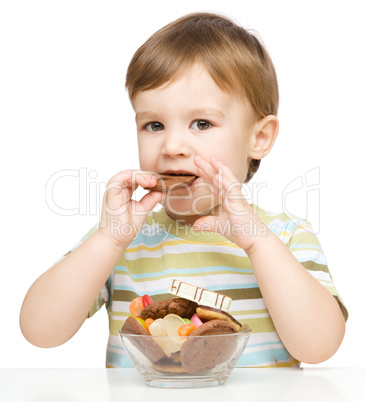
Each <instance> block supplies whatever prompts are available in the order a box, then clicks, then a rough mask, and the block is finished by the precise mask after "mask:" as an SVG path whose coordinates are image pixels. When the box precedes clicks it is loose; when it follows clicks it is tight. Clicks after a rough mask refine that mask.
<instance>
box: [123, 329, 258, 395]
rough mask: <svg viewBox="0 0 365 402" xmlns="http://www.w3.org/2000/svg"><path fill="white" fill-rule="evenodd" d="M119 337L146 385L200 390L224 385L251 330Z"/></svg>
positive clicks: (125, 335)
mask: <svg viewBox="0 0 365 402" xmlns="http://www.w3.org/2000/svg"><path fill="white" fill-rule="evenodd" d="M118 333H119V335H120V337H121V339H122V342H123V345H124V347H125V349H126V351H127V353H128V356H129V358H130V359H131V361H132V363H133V365H134V366H135V368H136V369H137V371H138V372H139V374H140V375H141V376H142V377H143V378H144V380H145V382H146V384H147V385H150V386H153V387H163V388H200V387H211V386H216V385H222V384H224V383H225V381H226V380H227V378H228V376H229V375H230V374H231V372H232V370H233V369H234V367H235V365H236V363H237V361H238V359H239V358H240V357H241V355H242V353H243V351H244V350H245V347H246V345H247V342H248V339H249V337H250V334H251V329H246V330H244V331H241V332H237V333H234V334H224V335H206V336H189V335H188V336H152V335H131V334H124V333H122V332H121V331H118Z"/></svg>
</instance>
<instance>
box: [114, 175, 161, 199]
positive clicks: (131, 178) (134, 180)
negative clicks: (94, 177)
mask: <svg viewBox="0 0 365 402" xmlns="http://www.w3.org/2000/svg"><path fill="white" fill-rule="evenodd" d="M156 183H157V179H156V178H155V177H154V176H153V175H152V173H149V172H144V171H141V170H137V169H130V170H123V171H122V172H119V173H117V174H116V175H115V176H113V177H112V178H111V179H110V180H109V183H108V186H111V187H115V188H117V187H120V189H124V188H128V189H129V190H131V191H129V193H130V195H132V194H131V193H133V192H134V191H135V190H136V188H137V187H138V186H141V187H148V186H154V185H155V184H156Z"/></svg>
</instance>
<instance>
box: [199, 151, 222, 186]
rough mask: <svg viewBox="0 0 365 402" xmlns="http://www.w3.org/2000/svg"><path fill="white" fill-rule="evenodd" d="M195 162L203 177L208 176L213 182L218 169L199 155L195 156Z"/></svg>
mask: <svg viewBox="0 0 365 402" xmlns="http://www.w3.org/2000/svg"><path fill="white" fill-rule="evenodd" d="M194 162H195V164H196V166H197V168H198V169H199V171H200V172H201V173H202V175H203V177H206V178H207V179H208V180H210V181H211V182H212V181H213V177H214V176H215V175H216V174H217V170H216V169H215V168H214V167H213V166H212V165H211V164H210V163H209V162H207V161H206V160H205V159H204V158H202V157H200V156H198V155H197V156H196V157H195V159H194Z"/></svg>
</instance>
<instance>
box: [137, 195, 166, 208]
mask: <svg viewBox="0 0 365 402" xmlns="http://www.w3.org/2000/svg"><path fill="white" fill-rule="evenodd" d="M165 197H166V195H165V194H163V193H161V192H159V191H150V192H149V193H148V194H146V195H144V196H143V197H142V198H141V200H140V201H139V203H140V204H142V206H143V208H144V209H145V211H147V212H150V211H152V209H153V208H154V207H155V206H156V204H157V203H159V202H160V201H161V200H162V199H163V198H165Z"/></svg>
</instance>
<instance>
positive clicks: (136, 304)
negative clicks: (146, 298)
mask: <svg viewBox="0 0 365 402" xmlns="http://www.w3.org/2000/svg"><path fill="white" fill-rule="evenodd" d="M143 309H144V307H143V301H142V296H141V297H136V298H135V299H134V300H132V301H131V303H130V304H129V311H130V313H131V314H132V315H135V316H138V315H139V316H141V311H142V310H143Z"/></svg>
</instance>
